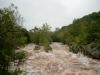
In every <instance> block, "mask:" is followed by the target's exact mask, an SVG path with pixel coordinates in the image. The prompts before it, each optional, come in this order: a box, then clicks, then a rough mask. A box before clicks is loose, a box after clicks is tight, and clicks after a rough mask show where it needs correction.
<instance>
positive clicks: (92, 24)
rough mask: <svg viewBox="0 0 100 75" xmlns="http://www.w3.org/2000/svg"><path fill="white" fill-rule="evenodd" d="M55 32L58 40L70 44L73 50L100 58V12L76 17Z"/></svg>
mask: <svg viewBox="0 0 100 75" xmlns="http://www.w3.org/2000/svg"><path fill="white" fill-rule="evenodd" d="M54 34H55V35H54V36H55V37H56V38H59V39H58V40H56V41H61V42H63V43H65V44H68V45H69V46H70V50H71V51H73V52H75V53H78V52H80V51H81V53H83V54H84V55H87V56H90V57H92V58H97V59H100V12H94V13H92V14H89V15H86V16H84V17H82V18H80V19H75V20H74V21H73V23H72V24H70V25H69V26H64V27H62V28H61V29H59V30H58V31H56V32H55V33H54Z"/></svg>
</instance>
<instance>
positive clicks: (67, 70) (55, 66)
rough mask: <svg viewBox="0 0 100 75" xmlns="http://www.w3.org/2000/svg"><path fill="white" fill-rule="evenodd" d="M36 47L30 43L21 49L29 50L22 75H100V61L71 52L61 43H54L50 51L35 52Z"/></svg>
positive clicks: (22, 67)
mask: <svg viewBox="0 0 100 75" xmlns="http://www.w3.org/2000/svg"><path fill="white" fill-rule="evenodd" d="M34 47H35V46H34V44H29V45H27V46H26V47H25V48H22V49H21V50H25V51H27V52H28V59H27V60H26V61H25V63H24V64H23V65H22V66H20V68H21V69H22V70H23V73H22V75H100V72H99V71H100V61H98V60H93V59H90V58H87V57H85V56H83V55H81V54H74V53H71V52H69V48H68V47H67V46H65V45H62V44H61V43H52V44H51V47H52V49H53V50H52V51H51V52H49V53H46V52H44V51H43V50H40V51H39V52H35V50H33V49H34ZM41 49H42V48H41Z"/></svg>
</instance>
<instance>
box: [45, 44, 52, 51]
mask: <svg viewBox="0 0 100 75" xmlns="http://www.w3.org/2000/svg"><path fill="white" fill-rule="evenodd" d="M44 50H45V52H49V51H52V48H51V47H50V46H49V45H48V46H44Z"/></svg>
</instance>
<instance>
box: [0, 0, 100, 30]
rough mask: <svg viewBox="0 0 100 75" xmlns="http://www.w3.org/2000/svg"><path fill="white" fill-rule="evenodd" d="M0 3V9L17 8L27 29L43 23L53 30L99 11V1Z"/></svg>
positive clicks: (11, 0)
mask: <svg viewBox="0 0 100 75" xmlns="http://www.w3.org/2000/svg"><path fill="white" fill-rule="evenodd" d="M0 3H1V4H0V7H1V6H5V5H9V4H10V3H14V4H15V5H16V6H18V8H19V12H20V13H21V15H22V16H23V17H24V20H25V21H24V26H25V27H26V28H27V29H32V28H33V27H34V26H41V25H42V24H43V23H45V22H47V23H48V24H50V25H51V26H52V27H53V28H52V29H54V28H56V27H61V26H63V25H68V24H70V23H71V22H72V21H73V19H74V18H80V17H82V16H84V15H87V14H89V13H92V12H95V11H99V10H100V0H5V1H4V0H0Z"/></svg>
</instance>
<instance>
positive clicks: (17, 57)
mask: <svg viewBox="0 0 100 75" xmlns="http://www.w3.org/2000/svg"><path fill="white" fill-rule="evenodd" d="M26 57H27V53H26V52H25V51H20V52H17V53H16V54H15V60H18V61H19V62H18V63H23V62H24V61H25V59H26Z"/></svg>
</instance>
